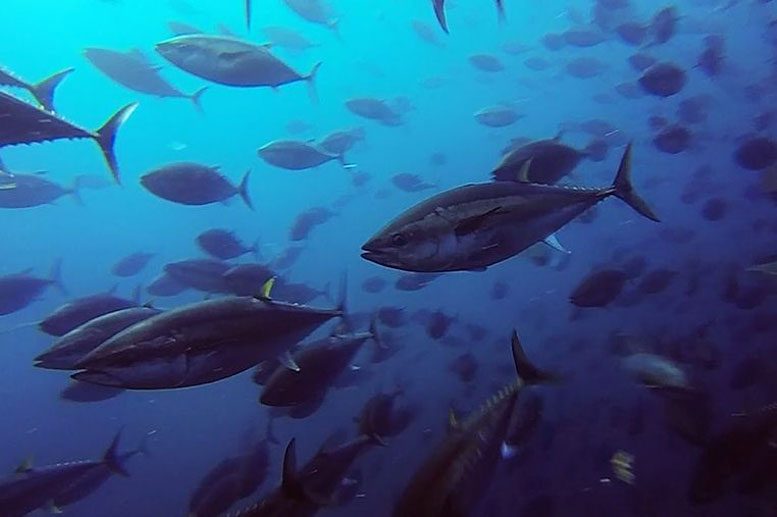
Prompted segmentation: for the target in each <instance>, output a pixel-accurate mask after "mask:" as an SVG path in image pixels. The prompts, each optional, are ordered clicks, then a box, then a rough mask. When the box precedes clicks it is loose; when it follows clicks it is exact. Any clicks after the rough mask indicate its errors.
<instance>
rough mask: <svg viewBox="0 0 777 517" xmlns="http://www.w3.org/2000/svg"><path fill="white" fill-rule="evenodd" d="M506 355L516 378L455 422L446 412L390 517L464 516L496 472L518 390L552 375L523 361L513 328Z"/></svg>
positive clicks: (541, 381)
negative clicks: (444, 427)
mask: <svg viewBox="0 0 777 517" xmlns="http://www.w3.org/2000/svg"><path fill="white" fill-rule="evenodd" d="M512 355H513V363H514V364H515V369H516V372H517V374H518V378H517V379H516V380H515V381H513V382H512V383H510V384H508V385H506V386H504V387H503V388H501V389H500V390H499V391H498V392H497V393H496V394H495V395H494V396H493V397H491V398H490V399H489V400H488V401H486V403H485V404H483V406H482V407H481V408H480V409H478V410H476V411H475V412H473V413H472V414H470V415H469V416H468V417H467V419H466V420H464V421H461V422H458V421H457V420H456V418H455V416H454V415H451V420H450V432H449V434H448V436H447V438H446V439H445V440H444V441H443V442H442V443H441V444H440V445H439V446H438V447H437V448H436V449H435V450H434V451H433V452H432V454H431V456H430V457H429V458H427V460H426V461H424V463H423V464H422V465H421V467H420V468H419V469H418V470H417V471H416V473H415V474H414V475H413V477H412V478H411V480H410V482H409V483H408V485H407V487H406V488H405V490H404V492H403V493H402V495H401V496H400V498H399V501H398V502H397V503H396V505H395V506H394V512H393V515H394V516H396V517H415V516H423V517H436V516H439V517H442V516H449V515H470V514H471V512H472V511H474V509H475V508H476V507H477V505H478V503H479V502H480V498H481V497H482V496H483V494H484V493H485V492H486V490H487V489H488V487H489V485H490V484H491V481H492V479H493V476H494V474H495V472H496V467H497V464H498V462H499V460H500V458H501V456H502V444H503V443H504V441H505V439H506V438H507V436H508V431H509V429H510V419H511V415H512V412H513V407H514V406H515V403H516V400H517V399H518V397H519V395H520V392H521V390H522V389H523V388H524V387H525V386H527V385H534V384H539V383H545V382H551V381H554V380H555V379H556V378H557V377H556V376H555V375H553V374H550V373H548V372H544V371H541V370H539V369H538V368H537V367H535V366H534V365H533V364H531V363H530V362H529V359H528V358H527V357H526V354H525V352H524V350H523V347H522V346H521V342H520V340H519V339H518V334H517V333H516V332H515V331H513V335H512Z"/></svg>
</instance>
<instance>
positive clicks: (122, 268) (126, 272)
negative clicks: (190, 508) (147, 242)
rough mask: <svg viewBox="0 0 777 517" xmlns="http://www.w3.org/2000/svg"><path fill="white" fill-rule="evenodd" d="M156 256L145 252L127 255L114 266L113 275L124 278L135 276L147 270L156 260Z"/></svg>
mask: <svg viewBox="0 0 777 517" xmlns="http://www.w3.org/2000/svg"><path fill="white" fill-rule="evenodd" d="M154 255H155V253H146V252H144V251H138V252H136V253H132V254H130V255H127V256H126V257H124V258H123V259H121V260H120V261H118V262H117V263H116V264H114V265H113V267H112V268H111V274H113V275H116V276H120V277H122V278H126V277H130V276H135V275H137V274H138V273H140V272H141V271H143V269H145V267H146V266H147V265H148V263H149V261H150V260H151V259H152V258H154Z"/></svg>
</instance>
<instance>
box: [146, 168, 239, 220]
mask: <svg viewBox="0 0 777 517" xmlns="http://www.w3.org/2000/svg"><path fill="white" fill-rule="evenodd" d="M218 171H219V168H218V167H207V166H205V165H200V164H198V163H191V162H179V163H172V164H170V165H165V166H164V167H161V168H159V169H155V170H152V171H151V172H148V173H146V174H145V175H143V176H142V177H141V178H140V183H141V184H142V185H143V186H144V187H145V188H146V189H148V191H149V192H151V193H152V194H154V195H155V196H158V197H161V198H162V199H166V200H167V201H172V202H173V203H179V204H181V205H195V206H198V205H209V204H211V203H223V202H226V201H227V200H228V199H230V198H231V197H233V196H235V195H239V196H240V197H241V198H242V199H243V202H244V203H245V204H246V205H247V206H248V208H250V209H251V210H253V209H254V206H253V203H252V202H251V197H250V195H249V193H248V180H249V178H250V176H251V170H250V169H249V170H248V171H247V172H246V173H245V175H244V176H243V179H242V180H241V181H240V184H239V185H238V186H235V185H233V184H232V183H230V182H229V181H228V180H227V179H226V178H225V177H224V176H222V175H221V174H220V173H219V172H218Z"/></svg>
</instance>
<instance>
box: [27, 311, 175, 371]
mask: <svg viewBox="0 0 777 517" xmlns="http://www.w3.org/2000/svg"><path fill="white" fill-rule="evenodd" d="M160 312H162V311H161V310H159V309H154V308H151V307H130V308H128V309H121V310H118V311H114V312H110V313H108V314H104V315H102V316H98V317H96V318H94V319H92V320H90V321H87V322H86V323H84V324H83V325H81V326H79V327H76V328H74V329H73V330H71V331H70V332H68V333H67V334H65V335H64V336H62V337H60V338H59V339H57V340H56V341H54V344H52V345H51V347H49V348H48V349H47V350H46V351H44V352H42V353H41V354H39V355H38V356H37V357H35V366H37V367H38V368H48V369H53V370H75V369H76V367H75V365H76V363H77V362H78V361H80V360H81V358H83V357H84V356H85V355H86V354H88V353H89V352H91V351H92V350H94V349H95V348H97V347H98V346H100V345H101V344H103V343H104V342H105V341H107V340H108V339H109V338H111V337H113V336H115V335H116V334H118V333H119V332H121V331H122V330H124V329H126V328H129V327H131V326H132V325H135V324H136V323H140V322H141V321H144V320H147V319H148V318H150V317H151V316H155V315H157V314H159V313H160Z"/></svg>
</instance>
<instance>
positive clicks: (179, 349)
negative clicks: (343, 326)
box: [72, 282, 343, 390]
mask: <svg viewBox="0 0 777 517" xmlns="http://www.w3.org/2000/svg"><path fill="white" fill-rule="evenodd" d="M270 287H271V282H270V283H268V284H267V286H266V287H265V289H263V294H262V295H261V296H260V297H247V296H246V297H226V298H220V299H217V300H208V301H204V302H199V303H194V304H190V305H186V306H183V307H180V308H177V309H172V310H169V311H166V312H164V313H162V314H158V315H156V316H153V317H151V318H149V319H147V320H145V321H143V322H141V323H139V324H137V325H133V326H132V327H130V328H128V329H126V330H125V331H123V332H120V333H119V334H117V335H115V336H114V337H112V338H111V339H109V340H107V341H106V342H105V343H103V344H102V345H101V346H99V347H98V348H97V349H95V350H93V351H92V352H91V353H89V354H88V355H87V356H86V357H84V358H83V359H82V360H81V361H79V363H78V364H77V367H78V368H79V369H81V370H82V371H80V372H77V373H75V374H74V375H73V376H72V377H73V379H75V380H78V381H83V382H89V383H93V384H99V385H103V386H112V387H116V388H125V389H140V390H143V389H145V390H148V389H174V388H185V387H188V386H197V385H201V384H208V383H211V382H216V381H219V380H221V379H225V378H227V377H231V376H233V375H236V374H238V373H241V372H243V371H245V370H248V369H249V368H251V367H253V366H256V365H257V364H259V363H260V362H262V361H265V360H267V359H272V358H275V357H279V356H283V355H284V354H286V353H287V352H288V350H289V349H290V348H291V347H292V346H294V345H295V344H296V343H298V342H299V341H301V340H302V339H303V338H305V337H306V336H307V335H308V334H310V333H311V332H313V331H314V330H316V329H317V328H318V327H319V326H321V325H323V324H324V323H326V322H327V321H329V320H331V319H333V318H339V317H342V315H343V310H342V308H337V309H318V308H314V307H310V306H305V305H296V304H291V303H286V302H280V301H276V300H274V299H271V298H269V289H270Z"/></svg>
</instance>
